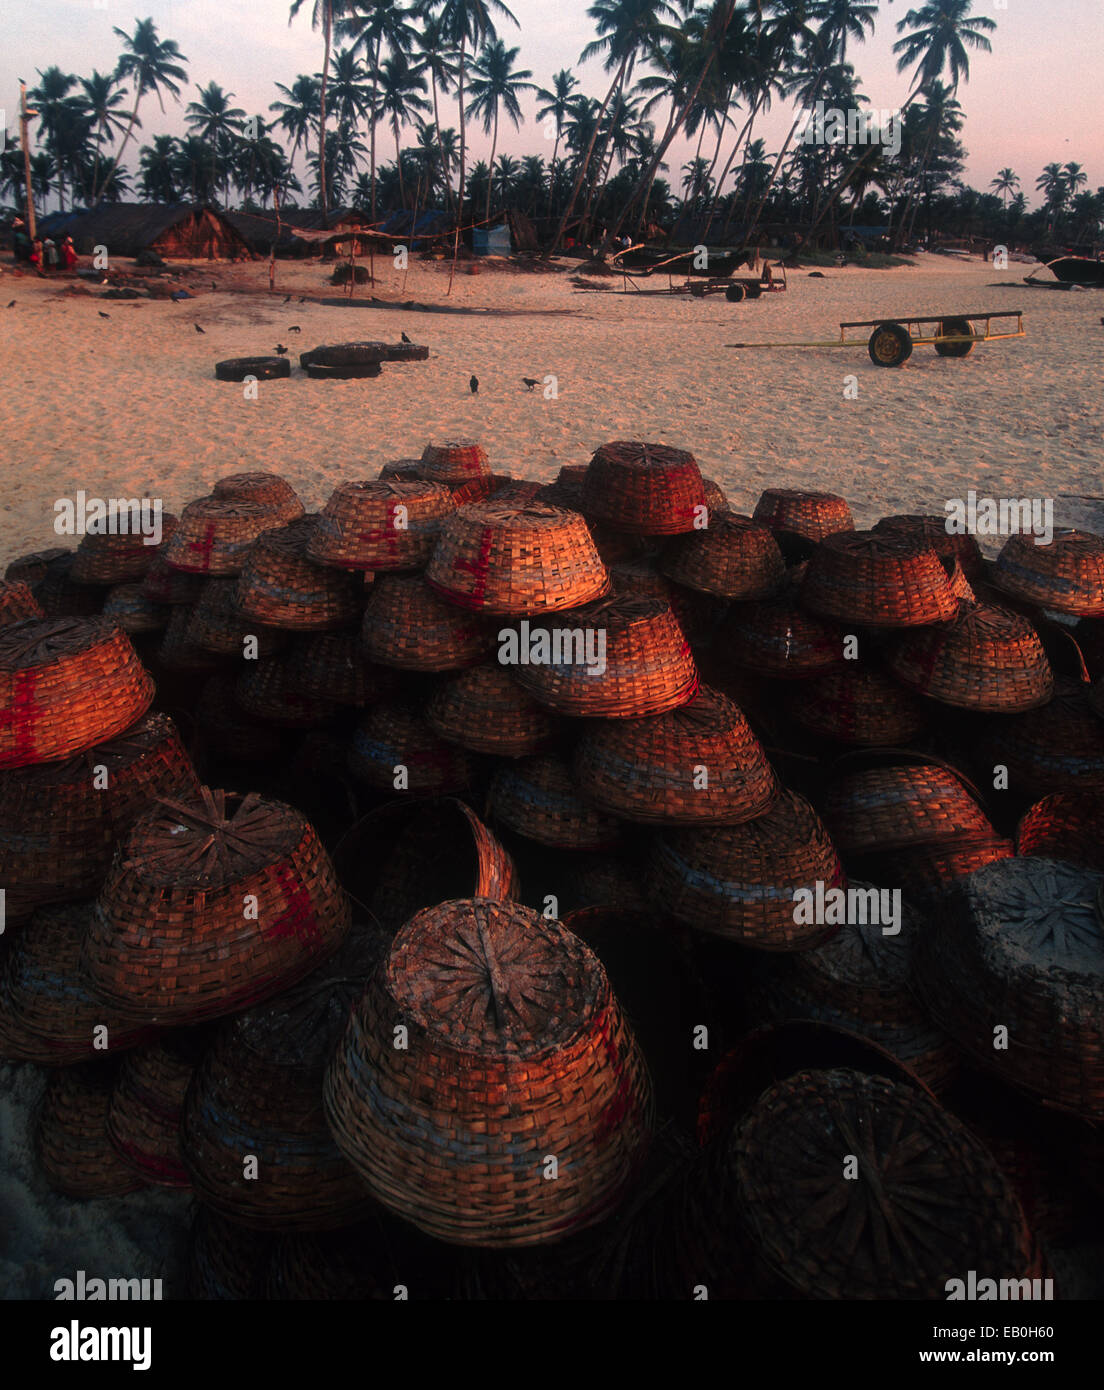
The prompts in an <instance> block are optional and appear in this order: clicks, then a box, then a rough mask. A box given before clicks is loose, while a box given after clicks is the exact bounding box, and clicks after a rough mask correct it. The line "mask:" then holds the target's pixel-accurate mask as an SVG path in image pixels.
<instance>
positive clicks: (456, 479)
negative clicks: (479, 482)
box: [418, 439, 491, 487]
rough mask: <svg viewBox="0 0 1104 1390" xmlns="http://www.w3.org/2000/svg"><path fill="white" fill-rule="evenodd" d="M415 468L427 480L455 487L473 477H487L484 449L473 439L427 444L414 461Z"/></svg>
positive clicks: (488, 470)
mask: <svg viewBox="0 0 1104 1390" xmlns="http://www.w3.org/2000/svg"><path fill="white" fill-rule="evenodd" d="M418 471H419V473H420V474H421V476H422V477H423V478H425V479H426V480H427V481H428V482H431V483H444V484H445V486H446V487H458V486H460V485H461V484H463V483H470V482H472V481H474V480H475V479H477V478H489V477H490V476H491V465H490V463H489V462H488V461H487V451H486V450H485V449H484V448H483V447H482V445H480V444H477V443H476V442H475V440H474V439H454V440H448V441H447V442H444V443H440V444H427V445H426V446H425V448H424V449H423V451H422V457H421V458H420V459H419V461H418Z"/></svg>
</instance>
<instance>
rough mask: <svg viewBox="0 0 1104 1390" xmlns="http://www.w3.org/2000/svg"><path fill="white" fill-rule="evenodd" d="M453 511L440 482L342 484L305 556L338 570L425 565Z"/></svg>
mask: <svg viewBox="0 0 1104 1390" xmlns="http://www.w3.org/2000/svg"><path fill="white" fill-rule="evenodd" d="M455 510H456V503H455V502H454V500H453V498H452V495H451V494H450V492H449V490H448V488H446V487H443V486H441V485H440V484H438V483H431V482H420V481H416V482H402V481H398V480H386V481H382V482H375V483H341V484H340V485H339V486H338V487H337V488H336V489H335V491H334V492H333V493H332V494H331V496H330V500H329V501H328V502H327V503H326V505H325V506H324V507H323V509H322V511H321V512H320V513H319V515H318V520H317V522H316V524H315V528H314V534H313V535H312V536H311V539H310V541H309V543H308V546H307V557H308V559H311V560H313V561H314V562H315V563H316V564H319V565H334V566H336V567H338V568H339V569H356V570H416V569H422V568H423V567H424V566H425V565H426V564H428V563H429V557H430V556H431V555H432V554H433V547H434V546H435V545H436V544H437V537H438V536H439V535H440V531H441V527H442V525H443V524H444V521H445V518H446V517H448V516H449V515H451V513H452V512H454V511H455Z"/></svg>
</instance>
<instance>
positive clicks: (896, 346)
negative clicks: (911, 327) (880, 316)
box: [866, 323, 912, 367]
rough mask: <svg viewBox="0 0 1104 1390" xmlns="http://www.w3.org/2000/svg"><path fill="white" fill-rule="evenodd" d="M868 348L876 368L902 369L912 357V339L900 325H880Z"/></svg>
mask: <svg viewBox="0 0 1104 1390" xmlns="http://www.w3.org/2000/svg"><path fill="white" fill-rule="evenodd" d="M866 347H867V351H868V352H869V353H870V360H871V362H873V363H874V365H875V366H876V367H900V366H903V365H904V363H906V362H907V361H908V360H909V358H910V357H911V356H912V339H911V338H910V337H909V333H908V329H906V328H902V327H901V325H900V324H899V323H880V324H879V325H878V326H877V328H875V330H874V332H873V333H871V335H870V341H869V343H867V345H866Z"/></svg>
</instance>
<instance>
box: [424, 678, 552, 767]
mask: <svg viewBox="0 0 1104 1390" xmlns="http://www.w3.org/2000/svg"><path fill="white" fill-rule="evenodd" d="M426 721H427V723H428V724H429V727H430V728H431V729H432V730H433V731H434V732H435V733H436V734H439V735H440V737H441V738H443V739H448V740H449V742H450V743H458V744H460V746H461V747H462V748H467V749H468V750H469V752H472V753H488V754H493V755H495V756H497V757H504V758H520V757H523V756H525V755H526V754H529V753H539V752H540V751H541V750H542V749H543V748H545V747H547V746H548V744H549V743H550V742H551V740H552V738H553V736H554V734H555V731H556V721H555V720H554V719H553V717H552V716H551V715H550V714H548V712H547V711H546V710H543V709H541V707H540V706H539V705H538V704H537V703H536V701H535V700H533V699H532V697H531V696H530V695H528V694H527V693H526V691H524V690H523V689H522V688H521V686H520V685H519V684H518V682H517V681H516V680H514V678H513V677H512V676H511V675H509V674H508V672H507V671H506V670H504V669H503V668H502V667H501V666H499V665H497V664H492V665H487V666H476V667H474V668H473V669H472V670H470V671H463V672H461V674H460V675H458V676H450V677H449V678H448V679H447V680H445V681H443V682H442V683H441V685H439V686H438V688H437V690H436V691H435V693H434V695H433V697H432V699H431V700H430V702H429V705H428V707H427V709H426Z"/></svg>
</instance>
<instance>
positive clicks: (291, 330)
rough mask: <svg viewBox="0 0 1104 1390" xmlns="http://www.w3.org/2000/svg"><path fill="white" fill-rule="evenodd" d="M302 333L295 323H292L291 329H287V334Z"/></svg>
mask: <svg viewBox="0 0 1104 1390" xmlns="http://www.w3.org/2000/svg"><path fill="white" fill-rule="evenodd" d="M302 331H303V330H302V329H301V328H300V327H299V325H298V324H297V323H293V324H292V325H291V327H290V328H289V329H288V332H289V333H302Z"/></svg>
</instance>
